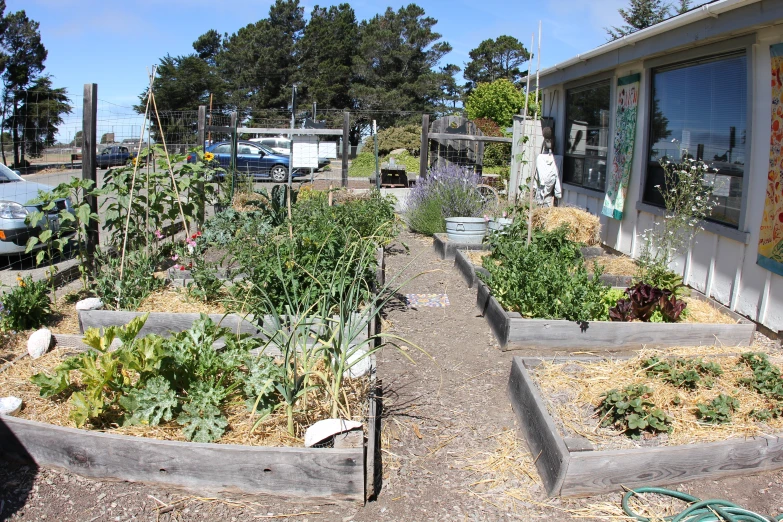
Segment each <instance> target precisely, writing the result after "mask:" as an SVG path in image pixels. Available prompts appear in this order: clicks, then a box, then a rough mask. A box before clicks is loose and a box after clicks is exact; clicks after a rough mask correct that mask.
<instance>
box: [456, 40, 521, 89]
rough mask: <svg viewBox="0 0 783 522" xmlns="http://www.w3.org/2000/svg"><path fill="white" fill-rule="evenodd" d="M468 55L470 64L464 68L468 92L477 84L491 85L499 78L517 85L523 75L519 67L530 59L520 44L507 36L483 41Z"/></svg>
mask: <svg viewBox="0 0 783 522" xmlns="http://www.w3.org/2000/svg"><path fill="white" fill-rule="evenodd" d="M469 54H470V62H468V64H467V65H466V66H465V79H466V80H468V85H467V87H468V89H469V90H470V89H472V88H473V87H475V86H476V85H478V84H479V83H492V82H494V81H495V80H498V79H500V78H505V79H507V80H509V81H510V82H512V83H518V82H519V81H520V79H521V78H522V75H523V72H522V71H521V70H520V69H519V67H520V66H521V65H522V64H524V63H525V62H526V61H527V60H528V59H529V58H530V53H528V51H527V49H525V46H524V45H523V44H522V42H520V41H519V40H517V39H516V38H514V37H513V36H507V35H502V36H498V37H497V39H495V40H492V39H491V38H490V39H488V40H484V41H483V42H481V43H480V44H479V46H478V47H476V48H475V49H473V50H472V51H470V53H469Z"/></svg>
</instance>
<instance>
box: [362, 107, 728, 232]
mask: <svg viewBox="0 0 783 522" xmlns="http://www.w3.org/2000/svg"><path fill="white" fill-rule="evenodd" d="M372 140H373V149H374V151H373V154H374V155H375V188H377V189H378V190H381V169H379V168H378V128H377V127H376V126H375V120H372ZM716 237H717V236H716Z"/></svg>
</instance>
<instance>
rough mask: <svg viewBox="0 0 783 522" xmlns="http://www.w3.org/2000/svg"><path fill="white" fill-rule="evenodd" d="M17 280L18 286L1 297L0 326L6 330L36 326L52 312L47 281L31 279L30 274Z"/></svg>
mask: <svg viewBox="0 0 783 522" xmlns="http://www.w3.org/2000/svg"><path fill="white" fill-rule="evenodd" d="M17 281H18V282H19V286H16V287H15V288H14V289H13V290H11V291H10V292H8V293H7V294H5V295H3V297H2V316H0V328H2V329H3V330H6V331H7V330H29V329H31V328H38V327H40V326H41V325H43V324H44V323H45V322H46V318H47V317H48V316H49V314H51V313H52V306H51V301H50V300H49V289H48V285H47V282H46V280H45V279H42V280H41V281H33V278H32V277H30V276H27V277H25V278H24V279H22V278H17Z"/></svg>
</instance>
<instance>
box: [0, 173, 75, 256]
mask: <svg viewBox="0 0 783 522" xmlns="http://www.w3.org/2000/svg"><path fill="white" fill-rule="evenodd" d="M39 190H43V191H45V192H51V191H52V187H50V186H49V185H42V184H41V183H34V182H32V181H25V180H24V179H22V177H21V176H20V175H19V173H18V172H16V171H13V170H11V169H9V168H8V167H6V166H5V165H3V164H2V163H0V256H7V255H9V254H20V253H22V254H23V253H24V251H25V248H26V245H27V240H28V239H29V238H30V236H37V235H38V234H40V232H41V227H40V225H39V226H37V227H31V226H30V225H28V224H27V222H26V219H27V216H29V215H30V214H32V213H34V212H36V211H38V210H40V206H36V205H31V204H29V202H30V201H32V200H34V199H36V198H37V197H38V191H39ZM62 209H67V210H69V211H71V212H73V209H71V202H70V201H69V200H68V199H60V200H58V201H57V206H56V207H55V208H54V209H52V211H51V213H50V214H49V215H48V216H47V219H48V221H49V225H50V226H51V228H52V229H53V230H55V231H56V230H58V229H59V227H60V219H59V212H60V210H62ZM41 246H42V245H38V246H37V248H40V247H41Z"/></svg>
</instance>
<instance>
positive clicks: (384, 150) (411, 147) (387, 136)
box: [364, 124, 421, 156]
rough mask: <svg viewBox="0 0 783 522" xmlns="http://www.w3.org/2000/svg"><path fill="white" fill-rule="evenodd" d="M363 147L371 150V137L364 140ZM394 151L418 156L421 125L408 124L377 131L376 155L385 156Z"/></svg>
mask: <svg viewBox="0 0 783 522" xmlns="http://www.w3.org/2000/svg"><path fill="white" fill-rule="evenodd" d="M364 146H365V148H368V149H369V150H370V151H372V150H373V137H372V136H370V137H368V138H366V139H365V140H364ZM396 149H405V150H407V151H408V152H409V153H410V154H412V155H414V156H418V155H419V152H420V149H421V125H416V124H410V125H403V126H400V127H389V128H388V129H383V130H380V131H378V154H379V155H380V156H386V155H387V154H389V153H390V152H391V151H393V150H396Z"/></svg>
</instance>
